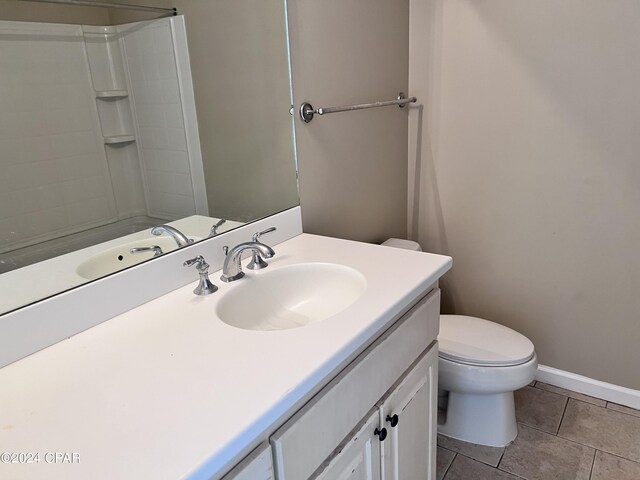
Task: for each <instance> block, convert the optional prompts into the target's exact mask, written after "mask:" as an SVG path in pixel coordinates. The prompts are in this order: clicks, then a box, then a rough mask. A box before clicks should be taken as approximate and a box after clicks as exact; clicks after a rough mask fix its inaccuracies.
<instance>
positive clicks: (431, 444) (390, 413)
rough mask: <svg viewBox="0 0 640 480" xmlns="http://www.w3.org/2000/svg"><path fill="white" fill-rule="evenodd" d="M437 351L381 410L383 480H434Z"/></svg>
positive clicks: (423, 360)
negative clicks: (384, 436)
mask: <svg viewBox="0 0 640 480" xmlns="http://www.w3.org/2000/svg"><path fill="white" fill-rule="evenodd" d="M437 365H438V348H437V346H434V347H432V348H431V349H430V350H429V351H428V352H426V353H425V354H424V355H423V356H421V357H420V358H419V359H418V360H417V361H416V363H415V364H414V366H413V368H411V369H410V370H409V372H408V373H407V374H406V375H405V376H404V377H403V378H402V379H401V380H400V381H399V383H397V384H396V386H395V388H393V389H392V391H391V392H390V393H389V394H388V395H387V396H386V398H385V399H384V400H383V402H382V404H381V405H380V407H379V414H380V425H382V426H384V427H385V428H386V429H387V431H388V436H387V439H386V440H385V441H384V442H382V471H383V480H435V478H436V477H435V467H436V461H435V460H436V456H435V453H436V422H437V393H438V383H437V382H438V378H437Z"/></svg>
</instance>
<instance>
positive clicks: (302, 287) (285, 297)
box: [216, 263, 367, 330]
mask: <svg viewBox="0 0 640 480" xmlns="http://www.w3.org/2000/svg"><path fill="white" fill-rule="evenodd" d="M237 281H238V282H239V283H238V285H237V286H236V288H234V289H233V290H231V291H230V292H228V293H225V294H224V296H223V297H222V298H221V299H220V301H219V302H218V305H217V308H216V313H217V315H218V317H219V318H220V319H221V320H222V321H223V322H225V323H226V324H228V325H231V326H234V327H238V328H242V329H245V330H286V329H290V328H298V327H303V326H306V325H310V324H312V323H315V322H319V321H321V320H324V319H326V318H329V317H332V316H334V315H335V314H337V313H339V312H341V311H342V310H344V309H346V308H347V307H348V306H349V305H351V304H352V303H353V302H355V301H356V300H357V299H358V298H360V296H361V295H362V294H363V293H364V291H365V289H366V287H367V281H366V279H365V277H364V275H362V274H361V273H360V272H358V271H357V270H354V269H353V268H350V267H345V266H343V265H337V264H333V263H302V264H298V265H291V266H287V267H281V268H277V269H274V270H271V271H265V272H260V273H259V274H257V275H247V276H245V277H244V278H243V279H242V280H237Z"/></svg>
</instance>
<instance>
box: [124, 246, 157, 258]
mask: <svg viewBox="0 0 640 480" xmlns="http://www.w3.org/2000/svg"><path fill="white" fill-rule="evenodd" d="M144 252H153V258H155V257H159V256H160V255H162V254H163V253H164V252H163V251H162V248H160V246H158V245H152V246H150V247H133V248H130V249H129V253H144Z"/></svg>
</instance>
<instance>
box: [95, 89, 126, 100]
mask: <svg viewBox="0 0 640 480" xmlns="http://www.w3.org/2000/svg"><path fill="white" fill-rule="evenodd" d="M128 96H129V92H127V91H126V90H98V91H97V92H96V98H104V99H110V98H126V97H128Z"/></svg>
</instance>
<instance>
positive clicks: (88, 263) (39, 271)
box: [0, 215, 243, 313]
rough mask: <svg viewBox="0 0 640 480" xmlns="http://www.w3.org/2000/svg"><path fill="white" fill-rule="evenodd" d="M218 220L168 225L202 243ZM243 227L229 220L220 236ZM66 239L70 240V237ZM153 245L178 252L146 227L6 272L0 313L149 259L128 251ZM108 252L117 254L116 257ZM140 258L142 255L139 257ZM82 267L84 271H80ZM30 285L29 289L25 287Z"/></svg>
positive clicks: (0, 286) (0, 277) (187, 220)
mask: <svg viewBox="0 0 640 480" xmlns="http://www.w3.org/2000/svg"><path fill="white" fill-rule="evenodd" d="M219 220H220V219H219V218H212V217H205V216H204V215H192V216H190V217H187V218H182V219H180V220H175V221H173V222H169V223H168V224H169V225H171V226H173V227H175V228H177V229H178V230H180V231H181V232H183V233H184V234H185V235H187V237H189V238H193V239H195V240H202V239H204V238H207V237H208V236H209V234H210V233H211V227H212V226H213V225H215V224H216V223H218V222H219ZM156 224H157V223H156ZM241 225H243V224H242V223H241V222H236V221H233V220H226V221H225V223H224V224H223V225H222V226H220V227H219V228H218V233H225V232H227V231H229V230H233V229H234V228H237V227H239V226H241ZM136 228H138V227H136ZM66 240H67V242H69V241H70V240H69V239H68V238H67V239H66ZM154 245H158V246H159V247H160V248H161V249H162V251H163V253H166V252H169V251H171V250H175V247H176V246H177V245H176V242H175V241H174V240H173V239H172V238H171V237H169V236H167V235H164V234H163V235H160V236H157V237H154V236H153V235H151V227H149V226H148V225H147V227H146V228H144V230H142V231H139V232H136V233H132V234H129V235H124V236H120V237H119V238H114V239H112V240H109V241H106V242H104V241H103V242H101V243H98V244H97V245H92V246H90V247H86V248H80V249H78V250H75V251H72V252H70V253H66V254H64V255H59V256H57V257H54V258H49V259H47V260H44V261H41V262H37V263H33V264H32V265H27V266H25V267H23V268H17V269H15V270H11V271H9V272H6V273H3V274H2V275H0V292H3V293H4V295H0V313H1V312H6V311H9V310H12V309H14V308H17V307H20V306H21V305H26V304H28V303H31V302H33V301H35V300H38V299H41V298H45V297H48V296H50V295H53V294H55V293H58V292H62V291H64V290H67V289H69V288H72V287H75V286H77V285H82V284H83V283H87V282H88V281H90V280H95V279H98V278H100V277H101V276H102V275H108V274H111V273H114V272H116V271H119V270H122V269H124V268H127V267H130V266H132V265H136V264H137V263H141V262H142V261H145V260H148V259H150V258H152V256H153V253H146V254H144V253H139V254H135V255H136V257H135V258H130V257H131V253H129V248H133V247H144V246H154ZM107 252H114V253H116V255H115V256H114V255H113V254H112V253H107ZM120 255H122V256H123V259H122V261H120V260H117V258H118V256H120ZM137 255H141V256H140V257H137ZM2 261H3V260H2V255H0V263H1V262H2ZM81 265H82V268H80V266H81ZM52 272H55V274H53V273H52ZM99 272H103V273H102V274H100V273H99ZM45 277H46V278H49V281H47V282H35V283H34V282H33V279H34V278H45ZM27 285H29V288H26V286H27Z"/></svg>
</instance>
